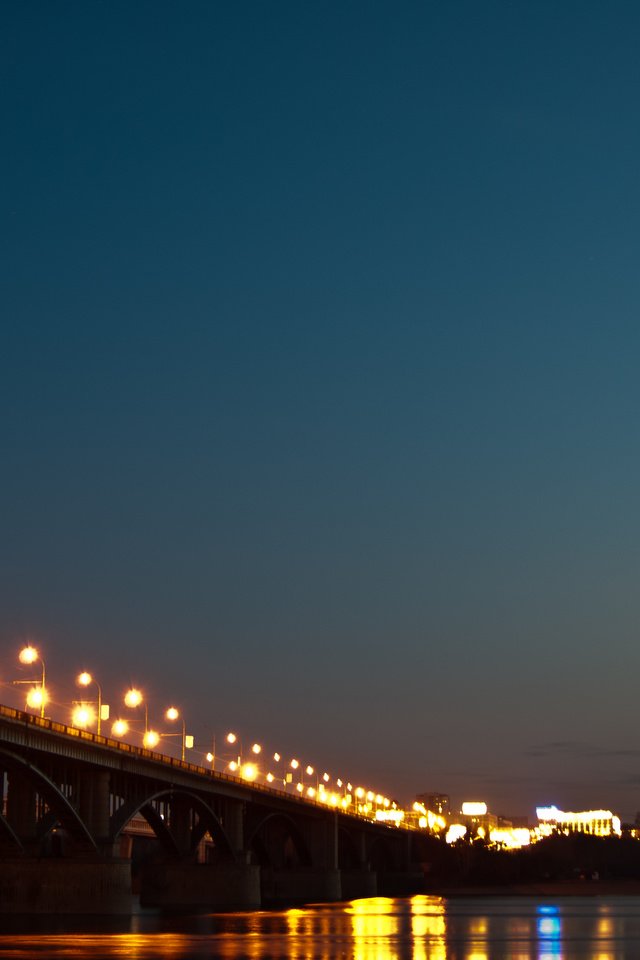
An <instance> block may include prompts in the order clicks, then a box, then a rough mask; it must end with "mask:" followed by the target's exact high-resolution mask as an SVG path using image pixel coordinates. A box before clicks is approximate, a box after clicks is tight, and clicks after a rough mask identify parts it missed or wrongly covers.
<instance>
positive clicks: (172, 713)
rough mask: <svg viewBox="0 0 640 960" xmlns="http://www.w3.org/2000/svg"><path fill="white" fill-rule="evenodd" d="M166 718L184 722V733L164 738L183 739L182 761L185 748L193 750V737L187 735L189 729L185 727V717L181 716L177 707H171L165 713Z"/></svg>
mask: <svg viewBox="0 0 640 960" xmlns="http://www.w3.org/2000/svg"><path fill="white" fill-rule="evenodd" d="M165 717H166V718H167V720H182V733H165V734H164V736H165V737H181V738H182V739H181V745H182V759H183V760H184V751H185V748H188V749H189V750H191V748H192V747H193V737H192V736H188V735H187V729H186V726H185V720H184V717H183V716H181V714H180V711H179V710H178V709H177V707H169V709H168V710H166V711H165Z"/></svg>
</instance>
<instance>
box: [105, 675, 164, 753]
mask: <svg viewBox="0 0 640 960" xmlns="http://www.w3.org/2000/svg"><path fill="white" fill-rule="evenodd" d="M124 703H125V706H126V707H129V709H130V710H135V709H136V707H140V706H142V707H144V733H143V735H142V746H143V747H146V748H147V749H148V750H153V748H154V747H157V746H158V744H159V742H160V734H159V733H157V732H156V731H155V730H150V729H149V706H148V704H147V701H146V700H145V698H144V697H143V696H142V693H141V691H140V690H138V689H137V688H136V687H131V688H130V689H129V690H127V692H126V693H125V695H124ZM132 722H133V721H132ZM114 728H115V724H114V727H113V728H112V730H113V729H114ZM126 729H127V730H128V725H127V726H126ZM125 732H126V730H125ZM116 736H118V734H116Z"/></svg>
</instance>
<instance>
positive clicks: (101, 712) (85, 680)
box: [76, 670, 109, 736]
mask: <svg viewBox="0 0 640 960" xmlns="http://www.w3.org/2000/svg"><path fill="white" fill-rule="evenodd" d="M76 683H77V684H78V686H79V687H89V686H91V684H92V683H93V684H95V686H96V689H97V691H98V703H97V706H98V709H97V718H98V725H97V733H98V736H100V730H101V723H102V721H103V720H108V719H109V706H108V704H106V703H105V704H103V703H102V687H101V686H100V684H99V683H98V681H97V680H96V678H95V677H93V676H91V674H90V673H88V672H87V671H86V670H83V671H82V673H79V674H78V676H77V677H76ZM91 722H92V723H93V721H91Z"/></svg>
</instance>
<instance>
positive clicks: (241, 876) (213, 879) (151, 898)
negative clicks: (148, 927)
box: [140, 860, 261, 912]
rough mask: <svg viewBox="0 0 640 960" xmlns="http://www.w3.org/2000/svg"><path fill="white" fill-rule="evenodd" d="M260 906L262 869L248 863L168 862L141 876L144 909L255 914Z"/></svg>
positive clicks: (157, 865) (153, 867)
mask: <svg viewBox="0 0 640 960" xmlns="http://www.w3.org/2000/svg"><path fill="white" fill-rule="evenodd" d="M260 902H261V901H260V867H257V866H251V865H250V864H247V863H193V862H191V861H177V860H166V861H164V862H163V863H156V864H154V865H153V866H152V867H149V869H148V870H145V871H144V873H143V875H142V883H141V887H140V903H141V905H142V906H143V907H153V908H155V909H161V910H166V911H170V912H175V911H178V912H181V911H189V910H220V911H222V910H253V909H256V908H257V907H259V906H260Z"/></svg>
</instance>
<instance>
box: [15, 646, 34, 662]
mask: <svg viewBox="0 0 640 960" xmlns="http://www.w3.org/2000/svg"><path fill="white" fill-rule="evenodd" d="M37 659H38V651H37V650H36V648H35V647H32V646H31V644H28V645H27V646H26V647H23V648H22V650H21V651H20V653H19V654H18V660H19V661H20V663H24V664H30V663H35V662H36V660H37Z"/></svg>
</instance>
